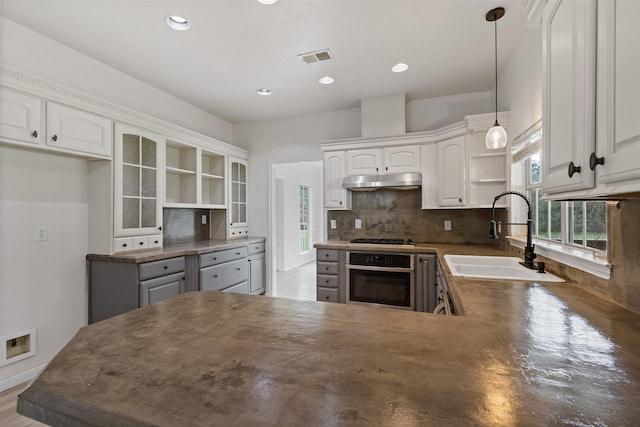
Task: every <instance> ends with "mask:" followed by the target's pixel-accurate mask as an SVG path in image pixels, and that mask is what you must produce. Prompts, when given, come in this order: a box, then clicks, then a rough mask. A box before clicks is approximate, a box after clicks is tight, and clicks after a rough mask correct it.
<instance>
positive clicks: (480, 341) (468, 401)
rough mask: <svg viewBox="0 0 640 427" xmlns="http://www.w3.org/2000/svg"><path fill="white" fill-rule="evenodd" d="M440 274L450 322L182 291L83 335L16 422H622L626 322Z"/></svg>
mask: <svg viewBox="0 0 640 427" xmlns="http://www.w3.org/2000/svg"><path fill="white" fill-rule="evenodd" d="M435 249H436V250H438V251H439V252H438V255H439V256H442V255H443V254H444V252H445V251H444V250H442V248H440V249H438V248H435ZM450 249H451V248H447V251H448V252H451V250H450ZM468 250H469V249H468V248H467V249H464V248H463V249H461V250H460V251H459V252H462V253H464V252H465V251H468ZM474 253H475V252H474ZM445 273H448V271H447V270H446V268H445ZM447 276H448V277H447V280H448V282H449V284H450V286H451V287H452V288H453V289H455V293H456V297H457V298H458V302H459V303H460V304H461V305H462V306H463V307H464V315H463V316H453V317H451V316H438V315H433V314H429V313H417V312H408V311H403V310H393V309H387V308H378V307H366V306H364V307H363V306H356V305H349V304H333V303H323V302H314V301H305V302H303V301H293V300H287V299H281V298H272V297H266V296H254V295H240V294H230V293H221V292H214V291H209V292H188V293H186V294H183V295H180V296H178V297H175V298H172V299H169V300H165V301H161V302H159V303H157V304H154V305H150V306H147V307H144V308H141V309H138V310H134V311H131V312H128V313H125V314H123V315H120V316H116V317H114V318H111V319H108V320H105V321H102V322H98V323H95V324H93V325H90V326H87V327H85V328H82V329H81V330H80V331H79V332H78V333H77V335H76V336H75V337H74V338H73V339H72V340H71V341H70V342H69V343H68V344H67V346H66V347H65V348H64V349H63V350H62V351H61V352H60V353H59V354H58V355H57V356H56V357H55V358H54V360H53V361H52V362H51V363H50V365H49V366H48V367H47V368H46V369H45V371H44V372H43V373H42V374H41V375H40V376H39V377H38V378H37V379H36V380H35V381H34V382H33V384H32V385H31V386H30V387H29V388H28V389H27V390H26V391H24V392H23V393H22V394H21V395H20V397H19V400H18V411H19V412H20V413H22V414H24V415H26V416H29V417H32V418H35V419H37V420H40V421H43V422H45V423H48V424H52V425H104V426H113V425H118V426H142V425H167V426H175V425H202V426H211V425H224V426H230V425H238V426H245V425H251V426H253V425H305V426H328V425H367V426H370V425H383V426H388V425H398V426H400V425H401V426H409V425H416V426H417V425H420V426H423V425H438V426H443V425H445V426H447V425H450V426H460V425H488V426H489V425H490V426H496V425H504V426H514V425H540V426H547V425H559V424H569V425H610V426H614V425H615V426H625V425H628V426H632V425H637V421H638V420H639V419H640V352H639V351H638V348H640V316H638V315H637V314H635V313H633V312H631V311H629V310H626V309H624V308H621V307H619V306H617V305H615V304H613V303H610V302H607V301H604V300H601V299H598V298H596V297H594V296H592V295H590V294H588V293H585V292H584V290H583V289H581V288H580V287H579V286H576V285H575V284H572V283H570V282H568V283H562V284H544V285H542V284H539V283H529V282H518V281H501V282H491V281H487V280H478V279H463V278H459V277H451V276H449V275H448V274H447Z"/></svg>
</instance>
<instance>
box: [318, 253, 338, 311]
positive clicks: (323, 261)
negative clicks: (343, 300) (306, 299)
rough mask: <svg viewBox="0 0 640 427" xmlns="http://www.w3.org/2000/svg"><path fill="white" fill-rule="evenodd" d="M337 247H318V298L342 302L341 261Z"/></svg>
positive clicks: (319, 299)
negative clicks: (340, 290)
mask: <svg viewBox="0 0 640 427" xmlns="http://www.w3.org/2000/svg"><path fill="white" fill-rule="evenodd" d="M339 259H340V258H339V251H338V250H337V249H318V251H317V253H316V300H317V301H326V302H340V292H339V289H340V277H339V273H340V263H339Z"/></svg>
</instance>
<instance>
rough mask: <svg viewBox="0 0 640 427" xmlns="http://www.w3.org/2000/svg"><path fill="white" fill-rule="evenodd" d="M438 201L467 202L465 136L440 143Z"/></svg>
mask: <svg viewBox="0 0 640 427" xmlns="http://www.w3.org/2000/svg"><path fill="white" fill-rule="evenodd" d="M437 151H438V202H439V205H440V206H464V205H465V204H466V197H465V182H466V167H465V164H466V158H465V137H464V136H458V137H456V138H453V139H450V140H447V141H442V142H439V143H438V149H437Z"/></svg>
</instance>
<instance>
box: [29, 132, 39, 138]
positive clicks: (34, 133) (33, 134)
mask: <svg viewBox="0 0 640 427" xmlns="http://www.w3.org/2000/svg"><path fill="white" fill-rule="evenodd" d="M31 136H32V137H34V138H37V137H38V131H37V130H34V131H33V132H31Z"/></svg>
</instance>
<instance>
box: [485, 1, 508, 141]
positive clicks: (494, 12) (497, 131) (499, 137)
mask: <svg viewBox="0 0 640 427" xmlns="http://www.w3.org/2000/svg"><path fill="white" fill-rule="evenodd" d="M503 16H504V7H496V8H495V9H491V10H490V11H489V12H487V15H486V16H485V18H486V19H487V21H488V22H493V34H494V44H493V46H494V55H495V56H494V57H495V71H496V73H495V77H496V122H495V123H494V125H493V127H492V128H491V129H489V132H487V137H486V139H485V144H486V146H487V148H489V149H492V150H494V149H498V148H504V147H505V146H506V145H507V131H506V130H505V129H504V128H503V127H502V126H500V123H498V24H497V22H498V19H500V18H502V17H503Z"/></svg>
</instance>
